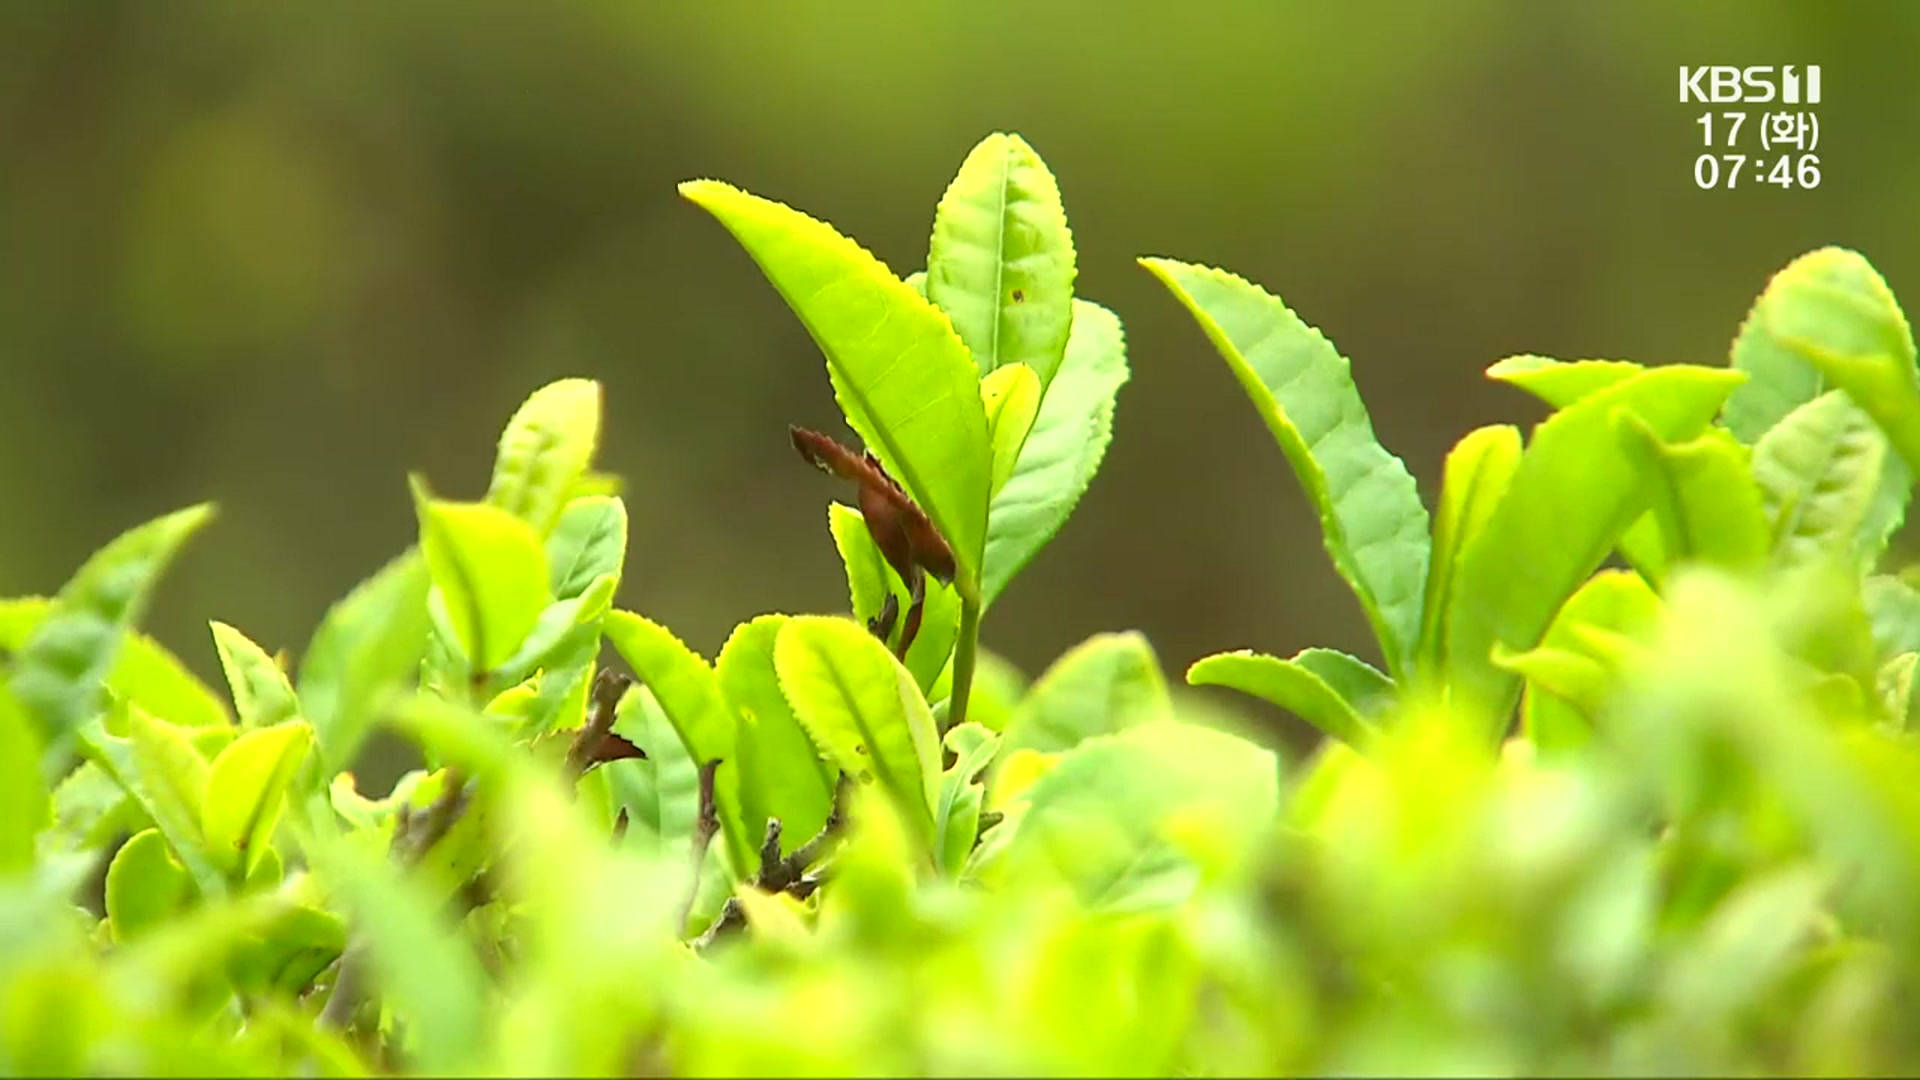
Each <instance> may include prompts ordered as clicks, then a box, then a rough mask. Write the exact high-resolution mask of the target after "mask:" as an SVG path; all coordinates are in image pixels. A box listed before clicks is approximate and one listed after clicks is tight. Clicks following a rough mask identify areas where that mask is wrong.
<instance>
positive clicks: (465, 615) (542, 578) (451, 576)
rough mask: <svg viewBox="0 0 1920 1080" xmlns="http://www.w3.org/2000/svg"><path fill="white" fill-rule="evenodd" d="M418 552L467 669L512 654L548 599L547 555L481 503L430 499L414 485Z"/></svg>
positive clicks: (515, 522)
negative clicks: (457, 641)
mask: <svg viewBox="0 0 1920 1080" xmlns="http://www.w3.org/2000/svg"><path fill="white" fill-rule="evenodd" d="M414 502H415V505H416V508H417V509H418V511H419V516H420V550H421V551H422V552H423V553H424V554H425V555H426V558H427V572H428V573H429V574H431V575H432V577H433V584H434V588H435V589H436V590H438V595H439V596H440V599H441V602H443V603H444V604H445V605H446V610H447V617H448V621H449V622H450V623H451V624H452V627H453V631H454V633H455V635H456V636H457V637H458V638H459V644H460V647H461V648H462V649H463V650H464V651H465V653H466V656H467V661H468V663H470V664H471V665H472V668H473V670H474V671H477V672H491V671H492V670H493V669H494V668H495V667H497V666H498V665H499V664H500V662H501V661H503V660H505V659H507V658H508V657H509V656H512V655H513V653H514V651H515V650H516V649H518V648H519V647H520V643H521V642H522V641H524V640H525V639H526V636H527V633H528V631H530V630H532V629H533V624H534V623H535V622H537V621H538V620H539V618H540V612H541V611H542V610H544V609H545V608H546V606H547V604H548V602H549V601H550V600H551V596H550V595H549V594H548V592H547V553H546V549H545V548H544V547H543V546H542V545H541V542H540V536H539V534H538V533H536V532H535V531H534V529H533V527H532V526H530V525H528V524H527V523H526V522H525V521H522V520H521V519H519V518H517V517H514V516H513V515H512V514H509V513H507V512H506V511H504V510H501V509H500V508H498V507H496V506H490V505H488V504H486V503H457V502H446V501H443V500H440V499H434V498H432V497H431V496H429V495H427V493H426V490H425V488H424V486H422V485H419V484H418V483H416V485H415V489H414Z"/></svg>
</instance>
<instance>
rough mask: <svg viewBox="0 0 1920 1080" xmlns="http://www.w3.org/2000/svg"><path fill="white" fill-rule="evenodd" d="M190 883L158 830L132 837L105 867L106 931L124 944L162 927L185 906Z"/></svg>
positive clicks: (148, 830) (191, 889)
mask: <svg viewBox="0 0 1920 1080" xmlns="http://www.w3.org/2000/svg"><path fill="white" fill-rule="evenodd" d="M192 892H193V882H192V881H191V880H190V879H189V878H188V877H187V871H186V868H185V867H183V866H181V865H180V862H179V860H177V859H175V858H174V857H173V852H172V851H171V850H169V849H168V847H167V841H166V838H165V837H163V836H161V835H160V830H158V829H147V830H145V831H144V832H140V833H137V834H135V835H134V836H133V837H132V838H131V839H129V840H128V841H127V842H126V843H125V844H122V845H120V850H119V851H117V852H115V853H114V856H113V861H112V862H111V863H109V864H108V865H107V880H106V889H105V892H104V896H103V898H104V900H105V901H106V909H107V928H108V932H109V933H111V934H112V935H113V940H114V941H116V942H118V943H121V944H125V943H126V942H129V941H132V940H134V939H135V938H137V937H139V936H140V935H141V934H143V933H145V932H146V931H148V930H150V929H152V928H153V927H155V926H158V925H160V924H162V923H165V922H166V921H167V920H168V919H170V918H172V917H173V916H174V915H175V914H176V913H177V912H178V911H179V910H180V909H181V908H182V907H184V906H185V905H186V902H187V898H188V897H189V896H191V895H192Z"/></svg>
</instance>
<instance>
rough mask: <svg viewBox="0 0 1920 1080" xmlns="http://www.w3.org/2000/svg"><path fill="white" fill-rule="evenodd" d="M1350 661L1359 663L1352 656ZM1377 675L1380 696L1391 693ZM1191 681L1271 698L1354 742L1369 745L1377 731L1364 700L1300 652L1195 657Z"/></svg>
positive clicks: (1337, 736) (1191, 682) (1349, 658)
mask: <svg viewBox="0 0 1920 1080" xmlns="http://www.w3.org/2000/svg"><path fill="white" fill-rule="evenodd" d="M1314 651H1316V650H1308V652H1314ZM1319 651H1325V650H1319ZM1303 655H1304V654H1303ZM1347 659H1348V660H1350V661H1352V662H1353V663H1354V664H1359V663H1360V662H1359V661H1357V660H1353V658H1352V657H1347ZM1362 666H1364V665H1362ZM1368 670H1369V671H1372V669H1371V668H1369V669H1368ZM1373 675H1374V677H1375V678H1377V679H1378V680H1379V684H1378V686H1377V687H1376V689H1375V694H1376V695H1378V694H1386V695H1390V694H1391V693H1392V684H1391V683H1388V682H1387V680H1386V679H1385V678H1384V677H1383V676H1381V675H1380V673H1379V672H1377V671H1375V672H1373ZM1187 682H1188V683H1190V684H1192V685H1194V686H1224V687H1228V688H1230V689H1233V690H1238V691H1240V692H1241V693H1243V694H1249V695H1251V696H1253V697H1257V698H1259V699H1261V700H1262V701H1269V702H1272V703H1273V704H1275V705H1278V706H1279V707H1281V708H1283V709H1285V710H1287V711H1288V712H1290V713H1292V714H1294V715H1295V716H1298V717H1299V718H1300V719H1302V720H1305V721H1306V722H1307V723H1309V724H1312V725H1313V726H1314V727H1316V728H1319V729H1320V730H1321V731H1323V732H1325V733H1326V734H1328V735H1331V736H1333V737H1334V738H1336V739H1340V740H1342V741H1344V742H1349V743H1352V744H1354V745H1355V746H1360V747H1364V746H1366V745H1367V743H1368V742H1369V741H1370V740H1371V739H1372V737H1373V736H1374V734H1375V730H1376V729H1375V728H1374V726H1373V725H1372V724H1371V723H1370V722H1369V721H1368V720H1367V718H1366V716H1365V713H1364V712H1363V711H1362V704H1363V702H1362V701H1355V700H1353V698H1352V697H1350V696H1349V695H1348V694H1346V693H1343V692H1342V691H1341V689H1340V688H1339V687H1337V686H1335V685H1333V684H1332V683H1330V682H1329V681H1328V679H1327V678H1325V677H1324V675H1323V673H1322V672H1320V671H1316V670H1314V665H1313V664H1312V663H1302V662H1301V657H1300V656H1296V657H1294V658H1293V659H1291V660H1282V659H1280V658H1279V657H1275V656H1267V655H1265V654H1262V653H1256V652H1253V651H1251V650H1246V649H1242V650H1240V651H1238V652H1226V653H1215V654H1214V655H1212V656H1208V657H1205V658H1203V659H1200V660H1197V661H1195V662H1194V664H1193V666H1192V667H1190V668H1188V669H1187Z"/></svg>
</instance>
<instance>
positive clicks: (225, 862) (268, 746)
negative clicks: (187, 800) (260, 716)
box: [200, 720, 313, 884]
mask: <svg viewBox="0 0 1920 1080" xmlns="http://www.w3.org/2000/svg"><path fill="white" fill-rule="evenodd" d="M312 745H313V729H312V728H311V727H308V726H307V724H306V723H305V722H303V721H300V720H289V721H286V722H284V723H281V724H276V725H274V726H272V727H264V728H255V729H254V730H252V731H249V732H246V733H245V734H243V735H241V736H240V737H239V738H237V739H235V740H234V741H233V743H232V744H231V745H229V746H228V747H227V748H226V749H225V750H222V751H220V756H219V757H216V758H214V759H213V766H212V768H211V770H210V771H209V772H208V774H207V790H206V799H205V801H204V802H203V803H202V804H201V807H200V831H201V833H202V835H204V836H205V837H206V843H207V853H208V855H210V856H211V857H212V859H213V861H214V862H215V863H216V864H217V865H219V867H220V868H221V869H222V870H223V871H225V872H226V874H227V876H228V879H229V880H231V881H233V882H235V883H236V884H238V883H239V882H240V881H243V880H245V879H246V877H247V875H248V874H251V873H252V872H253V870H254V868H255V867H256V866H258V865H259V863H260V859H261V857H262V856H263V855H264V854H265V853H266V852H267V851H268V850H270V849H269V846H268V845H269V844H270V843H271V842H272V840H273V827H274V826H275V825H276V824H278V823H279V820H280V808H281V805H282V804H283V802H284V801H285V797H286V792H287V787H288V785H289V784H291V783H292V782H293V777H294V773H295V771H296V770H297V769H298V768H299V767H300V764H301V762H302V761H304V760H305V759H306V756H307V750H308V749H309V748H310V747H312Z"/></svg>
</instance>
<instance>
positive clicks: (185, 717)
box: [0, 596, 233, 727]
mask: <svg viewBox="0 0 1920 1080" xmlns="http://www.w3.org/2000/svg"><path fill="white" fill-rule="evenodd" d="M53 608H54V602H53V601H52V600H50V599H48V598H46V597H44V596H17V597H12V598H9V599H6V600H0V653H17V652H19V651H20V650H21V649H22V648H24V647H25V646H26V643H27V638H28V637H29V636H31V635H32V633H33V631H34V628H35V627H38V626H39V625H40V624H41V623H42V622H45V621H46V618H47V616H48V615H50V614H52V612H53ZM107 689H108V690H111V691H112V692H113V693H114V695H115V696H116V697H120V698H124V699H126V700H128V701H131V702H133V703H134V704H135V705H138V706H140V707H141V708H143V709H145V710H147V711H148V712H150V713H152V714H153V715H155V716H158V717H162V718H163V719H166V720H170V721H172V722H173V723H176V724H180V725H182V726H184V727H225V726H227V725H228V724H231V723H233V717H232V716H229V715H228V714H227V707H226V704H225V703H224V702H222V701H221V700H220V695H218V694H217V693H215V692H214V690H213V688H212V687H209V686H208V685H207V684H206V683H203V682H201V681H200V679H199V677H198V676H196V675H194V674H193V672H191V671H188V670H187V666H186V665H185V664H183V663H181V662H180V658H179V657H177V656H175V655H173V653H172V652H170V651H168V650H167V648H166V646H164V645H161V644H160V643H159V642H157V641H155V640H153V639H152V638H150V637H148V636H147V635H145V634H143V633H141V632H139V631H138V630H128V631H127V632H126V633H125V634H124V635H123V639H122V641H121V642H120V652H119V655H118V656H116V657H115V658H114V661H113V667H112V669H111V670H109V671H108V672H107Z"/></svg>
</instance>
